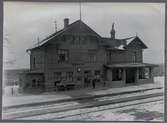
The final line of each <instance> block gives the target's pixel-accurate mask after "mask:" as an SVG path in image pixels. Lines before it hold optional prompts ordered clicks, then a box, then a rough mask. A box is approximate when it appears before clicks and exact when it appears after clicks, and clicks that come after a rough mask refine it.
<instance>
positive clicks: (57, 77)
mask: <svg viewBox="0 0 167 123" xmlns="http://www.w3.org/2000/svg"><path fill="white" fill-rule="evenodd" d="M54 79H56V80H58V81H59V80H61V79H62V74H61V72H54Z"/></svg>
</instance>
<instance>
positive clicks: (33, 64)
mask: <svg viewBox="0 0 167 123" xmlns="http://www.w3.org/2000/svg"><path fill="white" fill-rule="evenodd" d="M35 62H36V61H35V57H34V58H33V66H34V68H35V64H36V63H35Z"/></svg>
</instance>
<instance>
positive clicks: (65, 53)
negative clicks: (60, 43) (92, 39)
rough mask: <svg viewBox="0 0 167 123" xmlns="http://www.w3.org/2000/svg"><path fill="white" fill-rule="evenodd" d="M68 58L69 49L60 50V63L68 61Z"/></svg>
mask: <svg viewBox="0 0 167 123" xmlns="http://www.w3.org/2000/svg"><path fill="white" fill-rule="evenodd" d="M68 59H69V55H68V50H58V63H63V62H66V61H68Z"/></svg>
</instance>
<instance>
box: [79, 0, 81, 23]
mask: <svg viewBox="0 0 167 123" xmlns="http://www.w3.org/2000/svg"><path fill="white" fill-rule="evenodd" d="M79 8H80V14H79V15H80V20H81V19H82V16H81V0H79Z"/></svg>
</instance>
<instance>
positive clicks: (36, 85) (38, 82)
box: [32, 79, 41, 87]
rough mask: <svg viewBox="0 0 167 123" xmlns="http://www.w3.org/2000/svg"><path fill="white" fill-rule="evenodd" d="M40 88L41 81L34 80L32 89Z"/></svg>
mask: <svg viewBox="0 0 167 123" xmlns="http://www.w3.org/2000/svg"><path fill="white" fill-rule="evenodd" d="M40 86H41V82H40V80H36V79H33V80H32V87H40Z"/></svg>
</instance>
